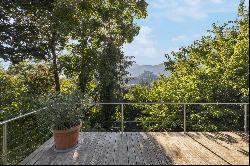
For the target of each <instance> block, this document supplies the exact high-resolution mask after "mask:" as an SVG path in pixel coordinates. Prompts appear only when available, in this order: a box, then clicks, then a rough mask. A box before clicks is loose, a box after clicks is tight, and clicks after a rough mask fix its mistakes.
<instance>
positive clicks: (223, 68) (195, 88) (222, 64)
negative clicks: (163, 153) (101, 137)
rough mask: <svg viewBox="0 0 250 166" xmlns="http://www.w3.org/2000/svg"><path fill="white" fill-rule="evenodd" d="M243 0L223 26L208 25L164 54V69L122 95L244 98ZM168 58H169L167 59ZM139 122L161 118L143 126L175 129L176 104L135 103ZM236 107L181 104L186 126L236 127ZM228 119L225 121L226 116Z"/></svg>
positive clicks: (245, 30) (246, 67) (178, 123)
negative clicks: (161, 74) (147, 82)
mask: <svg viewBox="0 0 250 166" xmlns="http://www.w3.org/2000/svg"><path fill="white" fill-rule="evenodd" d="M248 14H249V13H248V10H245V7H244V1H241V3H240V5H239V17H238V18H237V20H235V21H230V22H228V23H226V24H224V25H216V24H213V26H212V29H211V30H210V31H209V35H207V36H203V37H202V38H201V39H200V40H196V41H194V42H193V43H192V44H191V45H189V46H187V47H183V48H180V49H179V51H177V52H172V53H171V54H170V55H166V57H167V61H166V63H165V66H166V70H170V71H171V73H172V74H171V76H169V77H162V78H160V79H159V80H158V81H157V82H155V83H153V84H152V85H151V86H150V88H141V87H138V86H136V87H134V88H133V89H132V90H131V91H130V93H128V94H127V96H126V97H127V99H129V100H131V101H137V102H140V101H149V102H154V101H155V102H158V101H164V102H177V103H178V102H182V103H183V102H192V103H204V102H208V103H214V102H215V103H216V102H219V103H233V102H246V101H248V99H249V57H248V54H249V47H248V45H249V37H248V35H249V32H248V31H249V21H248V18H249V15H248ZM170 57H174V58H170ZM136 108H138V109H139V110H141V113H142V115H141V116H140V117H139V118H138V119H139V120H142V121H148V120H149V121H163V123H162V124H154V125H151V126H149V125H148V124H147V123H143V124H142V125H143V127H144V128H146V129H148V130H168V131H181V130H183V124H182V121H181V119H182V118H183V114H182V112H181V111H180V110H183V108H182V107H181V106H163V105H154V106H136ZM239 110H243V108H242V107H241V106H230V105H229V106H228V105H227V106H216V105H212V106H211V105H205V106H202V105H201V106H194V105H191V106H189V105H188V106H187V121H188V122H189V124H188V130H195V131H197V130H199V131H218V130H228V129H230V130H241V129H242V126H243V111H242V112H241V111H239ZM229 119H230V120H229Z"/></svg>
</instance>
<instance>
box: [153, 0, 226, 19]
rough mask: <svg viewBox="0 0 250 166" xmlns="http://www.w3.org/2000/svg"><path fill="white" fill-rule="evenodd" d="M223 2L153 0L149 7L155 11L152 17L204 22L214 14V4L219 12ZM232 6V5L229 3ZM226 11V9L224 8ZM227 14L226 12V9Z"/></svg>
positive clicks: (217, 0)
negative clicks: (209, 15)
mask: <svg viewBox="0 0 250 166" xmlns="http://www.w3.org/2000/svg"><path fill="white" fill-rule="evenodd" d="M222 3H223V0H206V1H204V0H152V1H149V5H150V6H151V7H152V8H153V9H154V10H155V12H154V14H153V16H152V17H154V18H167V19H168V20H171V21H175V22H186V21H189V20H203V19H205V18H207V17H208V14H209V13H212V12H214V11H215V10H214V6H213V4H217V8H220V9H218V10H220V11H223V10H221V7H223V6H221V5H220V6H218V5H219V4H222ZM229 4H230V3H229ZM223 9H224V8H223ZM224 11H225V12H226V10H225V9H224Z"/></svg>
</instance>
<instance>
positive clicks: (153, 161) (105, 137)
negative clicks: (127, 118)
mask: <svg viewBox="0 0 250 166" xmlns="http://www.w3.org/2000/svg"><path fill="white" fill-rule="evenodd" d="M20 164H21V165H25V164H27V165H41V164H42V165H54V164H55V165H57V164H60V165H68V164H75V165H89V164H91V165H135V164H140V165H145V164H146V165H170V164H171V165H172V164H187V165H189V164H197V165H201V164H204V165H212V164H218V165H229V164H233V165H236V164H245V165H249V135H248V134H245V133H241V132H214V133H212V132H202V133H199V132H188V133H186V134H184V133H181V132H148V133H145V132H126V133H124V134H123V135H121V134H120V133H101V132H99V133H97V132H92V133H81V134H80V138H79V145H78V147H77V148H75V149H74V150H72V151H70V152H67V153H56V152H54V150H53V139H52V138H51V139H50V140H48V141H47V142H45V143H44V144H43V145H42V146H41V147H40V148H38V149H37V150H36V151H35V152H33V153H32V154H30V155H29V156H28V157H27V158H26V159H24V160H23V161H22V162H21V163H20Z"/></svg>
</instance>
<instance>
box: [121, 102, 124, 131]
mask: <svg viewBox="0 0 250 166" xmlns="http://www.w3.org/2000/svg"><path fill="white" fill-rule="evenodd" d="M121 107H122V115H121V128H122V134H123V130H124V122H123V104H121Z"/></svg>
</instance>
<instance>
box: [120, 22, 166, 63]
mask: <svg viewBox="0 0 250 166" xmlns="http://www.w3.org/2000/svg"><path fill="white" fill-rule="evenodd" d="M123 51H124V53H125V55H127V56H134V57H135V61H136V62H138V63H139V64H158V63H161V62H162V60H163V59H164V51H162V50H161V49H160V48H159V47H158V46H157V42H156V41H155V39H154V36H152V29H151V28H150V27H148V26H142V27H141V30H140V33H139V35H138V36H137V37H135V40H134V41H133V42H132V43H131V44H125V45H124V47H123Z"/></svg>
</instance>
